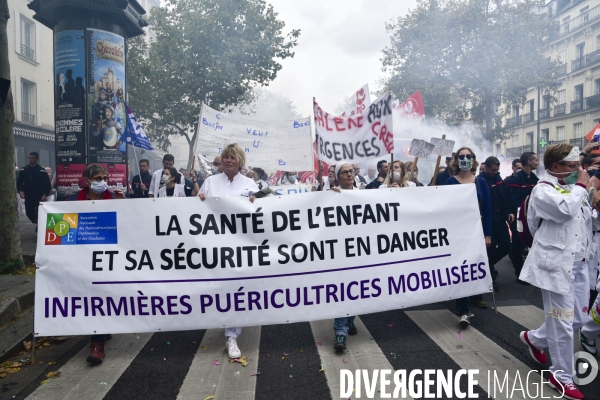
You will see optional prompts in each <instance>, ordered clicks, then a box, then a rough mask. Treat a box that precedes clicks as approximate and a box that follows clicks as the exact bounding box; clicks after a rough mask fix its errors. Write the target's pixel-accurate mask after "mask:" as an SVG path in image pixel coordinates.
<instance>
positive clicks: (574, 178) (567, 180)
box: [563, 171, 579, 185]
mask: <svg viewBox="0 0 600 400" xmlns="http://www.w3.org/2000/svg"><path fill="white" fill-rule="evenodd" d="M578 175H579V171H573V172H572V173H571V175H569V176H567V177H566V178H564V179H563V181H565V183H566V184H567V185H574V184H576V183H577V177H578Z"/></svg>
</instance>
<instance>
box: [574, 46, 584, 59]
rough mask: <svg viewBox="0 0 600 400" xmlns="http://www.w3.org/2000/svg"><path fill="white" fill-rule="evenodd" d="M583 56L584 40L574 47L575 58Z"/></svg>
mask: <svg viewBox="0 0 600 400" xmlns="http://www.w3.org/2000/svg"><path fill="white" fill-rule="evenodd" d="M584 56H585V42H583V43H580V44H578V45H577V46H576V47H575V58H583V57H584Z"/></svg>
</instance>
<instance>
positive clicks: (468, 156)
mask: <svg viewBox="0 0 600 400" xmlns="http://www.w3.org/2000/svg"><path fill="white" fill-rule="evenodd" d="M465 157H467V160H470V159H471V158H473V156H472V155H471V154H459V155H458V159H459V160H464V159H465Z"/></svg>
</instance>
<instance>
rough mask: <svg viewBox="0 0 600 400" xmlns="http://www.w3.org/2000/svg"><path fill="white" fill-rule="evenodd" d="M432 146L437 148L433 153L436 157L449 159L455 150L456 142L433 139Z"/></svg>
mask: <svg viewBox="0 0 600 400" xmlns="http://www.w3.org/2000/svg"><path fill="white" fill-rule="evenodd" d="M431 144H433V145H434V146H435V147H434V148H433V151H432V152H431V153H432V154H435V155H436V156H441V157H444V156H446V157H449V156H451V155H452V150H454V140H446V139H439V138H431Z"/></svg>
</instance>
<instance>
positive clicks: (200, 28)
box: [128, 0, 300, 156]
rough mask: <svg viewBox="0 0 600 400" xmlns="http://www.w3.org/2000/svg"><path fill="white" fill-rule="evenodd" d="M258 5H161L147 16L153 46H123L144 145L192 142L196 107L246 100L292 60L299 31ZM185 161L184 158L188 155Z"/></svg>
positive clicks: (244, 1) (215, 0)
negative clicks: (175, 138) (172, 138)
mask: <svg viewBox="0 0 600 400" xmlns="http://www.w3.org/2000/svg"><path fill="white" fill-rule="evenodd" d="M277 16H278V14H277V13H276V12H275V11H274V10H273V7H272V6H271V5H268V4H266V3H265V1H263V0H167V1H166V4H165V5H164V6H163V7H160V8H154V9H153V10H152V13H151V16H150V18H149V24H150V28H151V29H152V30H153V31H154V32H155V34H156V40H154V41H151V42H150V44H147V43H146V42H145V41H144V38H135V39H133V40H131V41H130V42H129V46H128V47H129V48H128V51H129V53H128V75H129V81H128V82H129V89H128V91H129V100H130V103H131V105H132V107H133V109H134V110H135V112H136V116H138V118H140V119H141V120H142V122H143V123H144V127H145V128H146V129H147V131H148V133H149V136H150V138H151V139H153V140H155V141H157V142H158V144H159V146H160V147H161V148H163V149H165V150H166V149H167V148H168V146H169V145H170V143H169V135H171V134H179V135H182V136H184V137H185V138H186V139H187V141H188V143H190V144H191V143H194V142H195V136H196V132H197V124H198V115H199V114H200V106H201V104H202V103H203V102H206V103H207V104H209V105H210V106H211V107H213V108H216V109H227V108H228V107H232V106H234V105H236V104H238V103H240V102H244V101H247V99H248V98H249V97H251V96H250V95H249V94H250V93H251V91H252V90H253V88H255V87H257V86H261V85H262V86H266V85H268V83H269V82H270V81H272V80H273V79H275V77H276V76H277V73H278V71H279V70H280V69H281V64H279V60H283V59H285V58H288V57H293V56H294V53H293V52H292V50H293V48H294V47H295V46H296V45H297V38H298V37H299V35H300V31H299V30H292V31H291V32H290V33H288V34H287V35H285V36H284V34H283V33H282V32H283V28H284V26H285V23H284V22H283V21H280V20H279V19H277ZM190 156H192V154H191V151H190Z"/></svg>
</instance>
